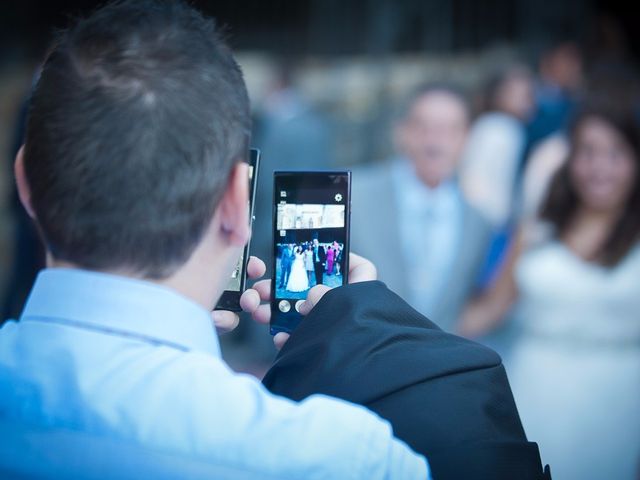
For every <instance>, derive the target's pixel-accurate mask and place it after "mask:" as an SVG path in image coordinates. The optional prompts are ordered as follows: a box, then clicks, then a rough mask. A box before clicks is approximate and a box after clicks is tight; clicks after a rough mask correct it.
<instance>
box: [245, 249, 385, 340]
mask: <svg viewBox="0 0 640 480" xmlns="http://www.w3.org/2000/svg"><path fill="white" fill-rule="evenodd" d="M256 260H257V259H256ZM261 263H262V262H261ZM263 265H264V264H263ZM377 278H378V272H377V271H376V267H375V266H374V265H373V263H371V262H370V261H369V260H367V259H366V258H364V257H361V256H359V255H356V254H355V253H350V254H349V283H358V282H368V281H370V280H376V279H377ZM329 290H331V289H330V288H329V287H327V286H326V285H316V286H315V287H313V288H312V289H311V290H309V293H308V294H307V300H306V301H305V302H304V303H303V304H302V305H300V313H301V314H302V315H307V314H308V313H309V312H310V311H311V310H312V309H313V307H314V306H315V305H316V304H317V303H318V302H319V301H320V300H321V299H322V297H323V296H324V294H325V293H327V292H328V291H329ZM269 301H271V280H269V279H266V280H260V281H259V282H256V283H255V284H254V285H253V287H252V288H250V289H248V290H247V291H246V292H244V294H243V295H242V297H241V298H240V306H241V307H242V309H243V310H244V311H245V312H249V313H251V315H252V317H253V319H254V320H256V321H257V322H259V323H264V324H267V323H269V320H270V319H271V307H270V305H269V303H263V304H261V303H260V302H269ZM288 339H289V334H288V333H284V332H279V333H277V334H276V335H275V336H274V337H273V343H275V345H276V348H277V349H278V350H279V349H281V348H282V347H283V345H284V344H285V343H286V341H287V340H288Z"/></svg>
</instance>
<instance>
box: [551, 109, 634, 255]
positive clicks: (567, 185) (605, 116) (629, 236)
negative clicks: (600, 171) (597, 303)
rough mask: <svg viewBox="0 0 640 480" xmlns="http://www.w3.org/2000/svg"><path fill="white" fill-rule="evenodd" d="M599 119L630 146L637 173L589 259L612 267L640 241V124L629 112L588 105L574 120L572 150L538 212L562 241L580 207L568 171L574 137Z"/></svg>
mask: <svg viewBox="0 0 640 480" xmlns="http://www.w3.org/2000/svg"><path fill="white" fill-rule="evenodd" d="M591 118H598V119H601V120H603V121H605V122H606V123H607V124H609V125H610V126H612V127H613V128H614V129H615V130H616V131H617V132H618V133H619V134H620V135H621V136H622V137H623V138H624V139H625V141H626V142H627V143H628V144H629V146H630V147H631V150H632V151H633V157H634V161H635V162H636V173H635V178H634V181H633V187H632V190H631V194H630V195H629V198H628V199H627V204H626V205H625V207H624V210H623V212H622V214H621V215H620V218H619V219H618V221H617V223H615V224H614V226H613V228H612V230H611V232H610V233H609V236H608V238H607V239H606V240H605V242H604V243H603V245H602V246H601V247H600V249H599V250H598V251H597V252H596V254H595V255H594V258H593V259H592V260H594V261H596V262H598V263H600V264H602V265H604V266H607V267H614V266H616V265H617V264H618V263H619V262H620V261H621V260H622V259H624V258H625V256H626V255H627V253H629V251H630V250H631V248H633V246H634V245H635V244H636V243H637V242H638V240H640V215H638V212H640V125H639V123H638V118H637V117H636V115H635V114H634V112H633V111H632V109H629V108H625V109H623V110H621V109H620V108H619V106H617V105H611V104H609V105H604V104H603V103H602V102H601V101H598V102H590V103H589V104H587V105H585V106H584V107H582V109H581V110H580V111H579V112H578V113H577V114H576V116H575V117H574V119H573V121H572V123H571V126H570V135H569V136H570V142H571V148H570V152H569V159H568V161H566V162H565V163H564V164H563V165H562V167H560V169H559V170H558V171H557V172H556V174H555V175H554V177H553V179H552V181H551V185H550V187H549V192H548V194H547V197H546V199H545V201H544V202H543V204H542V207H541V209H540V218H541V219H542V220H545V221H547V222H549V223H550V224H551V225H553V226H554V228H555V232H556V236H557V237H558V238H561V237H562V236H564V235H565V233H566V232H567V230H568V229H569V228H571V224H572V222H573V220H574V219H575V216H576V214H577V210H578V207H579V199H578V194H577V192H576V190H575V188H574V186H573V183H572V181H571V178H570V173H569V168H570V164H571V161H572V158H573V156H574V155H575V143H576V137H577V135H578V132H579V131H580V128H581V127H582V125H583V124H584V123H585V121H587V120H589V119H591Z"/></svg>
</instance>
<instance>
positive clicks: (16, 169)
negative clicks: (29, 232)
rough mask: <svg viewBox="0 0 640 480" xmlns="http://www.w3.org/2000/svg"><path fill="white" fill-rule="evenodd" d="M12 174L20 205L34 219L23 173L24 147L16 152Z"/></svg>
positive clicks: (28, 189) (27, 185)
mask: <svg viewBox="0 0 640 480" xmlns="http://www.w3.org/2000/svg"><path fill="white" fill-rule="evenodd" d="M13 173H14V175H15V177H16V186H17V187H18V196H19V197H20V203H22V206H23V207H24V209H25V210H26V211H27V213H28V214H29V216H30V217H31V218H33V219H35V218H36V215H35V213H34V211H33V206H32V205H31V187H29V182H27V174H26V172H25V171H24V145H22V146H21V147H20V150H18V153H17V155H16V161H15V163H14V165H13Z"/></svg>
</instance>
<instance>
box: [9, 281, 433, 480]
mask: <svg viewBox="0 0 640 480" xmlns="http://www.w3.org/2000/svg"><path fill="white" fill-rule="evenodd" d="M0 416H3V417H5V418H12V419H17V420H19V421H23V422H28V423H30V424H35V425H39V426H45V427H52V428H67V429H75V430H81V431H86V432H91V433H93V434H96V435H103V436H108V437H110V438H115V439H127V440H132V441H134V442H139V443H141V444H143V445H147V446H149V447H151V448H158V449H163V450H171V451H177V452H180V453H185V454H188V455H192V456H194V457H197V458H201V459H206V460H207V461H211V462H212V463H215V464H218V465H223V466H228V467H233V468H235V467H237V468H239V469H242V470H243V471H245V472H246V471H247V470H249V471H255V478H263V477H267V476H268V477H270V478H288V479H289V478H291V479H293V478H300V479H316V478H339V479H367V480H368V479H391V478H393V479H405V478H406V479H414V478H416V479H418V478H419V479H425V478H429V469H428V465H427V463H426V461H425V459H424V458H423V457H421V456H419V455H417V454H415V453H414V452H412V451H411V450H410V449H409V448H408V447H407V446H406V445H405V444H404V443H402V442H400V441H398V440H396V439H394V438H393V434H392V431H391V427H390V425H389V424H388V423H387V422H385V421H383V420H381V419H380V418H379V417H377V416H376V415H374V414H373V413H371V412H369V411H368V410H366V409H365V408H363V407H359V406H355V405H352V404H349V403H347V402H344V401H341V400H337V399H332V398H329V397H326V396H321V395H315V396H312V397H310V398H308V399H306V400H304V401H302V402H300V403H296V402H293V401H290V400H287V399H284V398H280V397H277V396H275V395H272V394H271V393H269V392H268V391H267V390H266V389H265V388H264V387H263V386H262V384H261V383H260V382H259V381H258V380H256V379H255V378H253V377H251V376H248V375H239V374H236V373H234V372H233V371H231V370H230V369H229V367H228V366H227V365H226V364H225V362H224V361H223V360H222V358H221V356H220V348H219V344H218V339H217V336H216V332H215V329H214V328H213V326H212V323H211V317H210V313H209V312H207V311H205V310H204V309H202V308H201V307H200V306H198V305H196V304H195V303H193V302H191V301H189V300H187V299H186V298H184V297H182V296H180V295H179V294H177V293H176V292H174V291H173V290H170V289H167V288H164V287H162V286H159V285H156V284H153V283H148V282H144V281H139V280H134V279H128V278H123V277H119V276H114V275H108V274H103V273H95V272H88V271H82V270H72V269H50V270H45V271H43V272H41V273H40V275H39V276H38V279H37V281H36V283H35V286H34V288H33V290H32V292H31V295H30V297H29V300H28V302H27V304H26V306H25V309H24V312H23V314H22V316H21V318H20V321H19V322H14V321H9V322H7V323H5V325H4V326H3V327H2V329H0ZM51 448H52V449H54V450H55V445H52V447H51ZM114 460H116V459H114Z"/></svg>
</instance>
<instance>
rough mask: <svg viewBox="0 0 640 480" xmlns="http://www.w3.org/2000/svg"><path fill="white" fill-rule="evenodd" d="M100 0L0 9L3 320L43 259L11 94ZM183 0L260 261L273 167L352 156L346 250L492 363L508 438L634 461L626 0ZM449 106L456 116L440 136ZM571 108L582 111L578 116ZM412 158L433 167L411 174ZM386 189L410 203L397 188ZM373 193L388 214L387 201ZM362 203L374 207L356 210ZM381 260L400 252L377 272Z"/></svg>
mask: <svg viewBox="0 0 640 480" xmlns="http://www.w3.org/2000/svg"><path fill="white" fill-rule="evenodd" d="M100 3H102V2H94V1H79V0H75V1H72V0H67V1H55V0H50V1H49V0H22V1H20V2H3V3H2V4H1V5H0V159H1V160H2V162H1V163H0V308H2V319H6V318H11V317H14V318H15V317H16V316H18V315H19V313H20V311H21V308H22V305H23V302H24V299H25V297H26V295H27V294H28V291H29V289H30V287H31V284H32V282H33V279H34V277H35V274H36V272H37V271H38V269H39V268H41V267H42V265H43V258H42V249H41V247H40V245H39V241H38V238H37V234H36V232H35V231H34V228H33V227H32V225H31V224H30V222H29V220H28V219H27V217H26V215H25V214H24V212H23V211H22V209H21V207H20V206H19V204H18V201H17V197H16V194H15V190H14V187H13V176H12V162H13V158H14V156H15V153H16V151H17V149H18V148H19V146H20V144H21V142H22V136H23V133H24V121H25V118H26V113H27V108H26V105H27V102H28V96H29V92H30V90H31V88H32V85H33V83H34V82H35V80H36V79H37V75H38V69H39V66H40V63H41V61H42V59H43V57H44V55H45V52H46V49H47V45H48V44H49V42H50V41H51V39H52V35H53V33H54V31H55V29H59V28H64V27H65V26H66V25H68V24H69V22H70V20H71V19H73V18H74V17H76V16H81V15H83V14H86V13H88V12H90V11H91V10H92V9H93V8H95V6H97V5H98V4H100ZM190 3H193V4H195V5H196V6H198V7H199V8H200V9H201V10H203V11H204V12H206V13H207V14H209V15H211V16H214V17H215V18H216V19H217V22H218V24H219V25H221V26H222V27H223V28H224V30H225V32H226V37H227V39H228V42H229V43H230V44H231V46H232V47H233V49H234V51H235V52H236V57H237V59H238V61H239V63H240V64H241V66H242V68H243V70H244V73H245V78H246V82H247V85H248V88H249V93H250V96H251V100H252V105H253V115H254V131H253V146H255V147H258V148H261V149H262V151H263V165H262V169H261V172H260V180H259V186H258V191H257V203H256V217H257V219H256V223H255V225H254V236H253V240H252V253H253V254H255V255H258V256H260V257H261V258H265V260H266V261H267V263H268V265H269V266H271V265H272V264H273V263H272V262H273V261H274V259H272V258H270V255H269V252H270V251H271V248H270V241H271V182H272V176H271V173H272V171H273V170H274V169H277V168H328V167H349V168H353V169H354V172H355V174H354V198H353V202H354V203H353V205H354V207H353V215H354V217H353V218H354V220H353V222H354V223H353V232H352V233H353V244H352V248H353V250H354V251H358V252H361V253H364V254H366V255H367V256H369V257H370V258H372V259H373V260H374V261H375V262H376V264H377V265H378V267H379V272H380V276H381V277H382V280H384V281H385V282H387V283H388V284H389V286H390V287H391V288H393V289H394V290H396V291H398V292H399V293H401V294H402V296H403V297H404V298H406V299H407V301H409V302H410V303H411V304H412V306H414V307H415V308H416V309H418V310H420V311H421V312H423V313H425V314H426V315H427V316H428V317H429V318H431V319H432V320H434V321H435V322H436V323H438V324H439V325H440V326H442V328H444V329H447V330H451V331H454V332H458V333H462V334H464V335H466V336H469V337H473V338H476V339H479V340H480V341H482V342H485V343H486V344H488V345H490V346H492V347H494V348H495V349H497V350H498V352H499V353H501V354H502V356H503V358H504V360H505V364H506V366H507V369H508V371H509V375H510V379H511V382H512V386H513V389H514V395H515V396H516V400H517V402H518V405H519V408H520V412H521V415H522V417H523V422H524V424H525V427H526V429H527V432H528V433H529V434H530V436H532V439H533V440H535V441H538V442H540V444H541V446H542V453H543V460H544V461H545V462H549V463H551V465H552V466H555V467H556V472H558V471H559V473H560V475H558V476H557V478H634V476H635V475H636V474H635V473H634V472H637V470H636V468H637V465H638V463H637V461H638V459H639V458H640V438H639V435H640V418H639V415H638V412H639V411H640V408H638V407H640V405H638V399H639V398H640V391H639V389H640V320H639V319H638V315H637V312H638V311H640V304H639V303H638V302H639V301H640V300H638V299H640V289H639V288H638V287H637V285H638V282H637V279H638V278H640V251H639V249H638V246H637V243H638V232H639V230H640V226H639V225H640V224H639V223H638V221H636V220H634V219H635V218H637V217H638V216H639V215H640V203H639V199H640V196H639V195H640V193H639V187H638V184H639V182H638V155H639V154H640V152H639V151H638V148H639V146H640V136H638V135H637V132H636V129H637V123H638V112H639V111H640V110H638V106H639V103H638V94H639V92H640V87H639V85H640V84H639V82H638V75H637V62H638V60H639V57H640V29H638V28H637V26H636V25H635V22H634V20H635V16H634V11H635V9H634V5H633V4H631V3H629V2H625V1H621V0H619V1H611V0H609V1H607V2H605V1H601V0H584V1H579V0H556V1H554V2H539V1H534V0H487V1H477V0H450V1H446V0H349V1H345V0H271V1H269V2H265V1H261V0H233V1H231V0H228V1H222V0H220V1H204V0H201V1H192V2H190ZM434 82H437V83H434ZM425 84H430V85H431V87H428V88H426V89H425V87H424V85H425ZM421 85H422V86H423V87H420V86H421ZM434 85H436V87H435V93H434V90H433V88H434V87H433V86H434ZM430 88H431V90H430ZM416 89H418V90H416ZM438 95H440V97H438ZM438 98H439V103H438V101H436V100H438ZM443 99H444V100H443ZM447 99H448V100H447ZM447 101H448V102H449V104H447ZM451 102H453V104H452V103H451ZM456 102H458V107H459V106H460V105H459V104H460V102H462V103H463V104H464V103H465V102H466V105H468V107H469V108H468V109H467V108H466V107H464V112H465V113H462V114H461V115H462V119H461V120H460V121H461V122H462V123H461V126H460V132H459V135H458V136H457V137H456V134H457V133H456V132H455V131H454V130H455V128H456V126H455V125H456V124H455V119H454V118H453V117H454V116H455V115H456V114H457V113H456V108H457V107H456V105H455V104H456ZM585 107H589V108H590V109H591V111H592V113H591V114H590V115H586V116H585V115H584V114H582V116H580V115H581V114H580V112H582V111H583V110H584V108H585ZM458 110H460V109H459V108H458ZM467 112H468V115H467ZM458 113H459V112H458ZM434 119H435V120H434ZM447 119H449V120H450V121H451V122H452V123H450V124H446V121H447ZM625 119H631V120H630V122H628V121H626V120H625ZM574 120H575V121H574ZM572 125H574V127H572ZM434 132H436V133H435V136H434ZM438 132H439V133H438ZM432 137H433V138H432ZM421 152H422V153H421ZM443 152H444V153H443ZM447 152H448V153H447ZM422 154H424V155H423V156H424V158H422V159H421V158H420V157H421V155H422ZM447 155H448V156H447ZM430 156H431V157H430ZM436 157H437V158H436ZM421 162H422V163H421ZM430 162H432V163H433V164H438V162H440V163H441V164H442V165H444V167H443V169H441V171H439V173H438V172H435V173H434V171H430V170H429V169H428V168H425V169H423V170H421V167H420V165H423V166H424V165H428V164H429V163H430ZM434 162H435V163H434ZM447 162H449V163H447ZM625 162H626V163H625ZM402 165H405V167H406V165H411V166H412V167H411V168H409V169H407V168H405V167H403V166H402ZM387 168H388V170H385V169H387ZM625 169H626V170H625ZM625 178H627V179H630V180H629V182H628V184H625V183H624V179H625ZM443 185H444V187H445V188H441V187H442V186H443ZM405 186H406V187H407V191H411V192H413V193H411V195H413V196H410V195H409V194H406V195H405V194H404V193H402V191H403V189H404V187H405ZM394 192H395V193H394ZM438 192H439V193H438ZM616 192H618V193H617V195H618V196H617V197H616ZM385 195H388V197H385ZM407 195H409V196H407ZM382 199H386V200H382ZM375 202H382V203H381V204H380V207H379V208H378V207H376V208H373V205H375ZM412 202H413V203H412ZM607 202H608V203H607ZM616 202H617V203H616ZM388 205H395V207H394V208H389V209H387V210H388V211H387V210H385V208H386V206H388ZM402 205H403V206H404V207H401V206H402ZM425 205H427V206H429V208H426V210H428V211H426V210H425V209H422V207H425ZM405 207H406V208H405ZM421 209H422V210H421ZM367 210H374V211H375V212H376V213H379V215H385V214H387V213H388V217H386V218H384V219H383V218H382V217H380V216H378V217H376V218H373V219H372V221H371V222H367V221H366V217H367V215H369V216H370V215H371V212H370V211H369V213H368V214H367ZM423 210H425V211H423ZM383 212H387V213H383ZM407 212H410V216H408V215H409V213H407ZM439 215H441V216H439ZM422 216H424V219H423V220H420V221H418V220H416V221H413V220H412V219H419V218H423V217H422ZM452 219H453V220H452ZM455 219H460V220H459V223H455V222H457V221H458V220H455ZM454 220H455V221H454ZM420 222H424V223H420ZM416 225H418V226H419V228H418V227H417V226H416ZM541 226H542V227H545V228H540V227H541ZM548 227H550V228H551V229H550V230H549V228H548ZM438 232H439V233H438ZM371 238H375V239H376V241H378V242H379V243H375V244H371V242H368V240H369V239H371ZM384 242H387V243H386V244H385V245H386V246H385V247H384V248H383V247H382V244H384ZM429 242H432V243H429ZM429 252H432V254H431V256H429ZM433 252H436V253H433ZM396 253H397V254H399V255H398V256H397V258H403V260H402V261H400V260H398V261H397V262H396V263H395V264H394V265H388V266H387V263H388V261H389V258H396ZM400 254H401V255H400ZM276 261H278V259H276ZM403 261H404V262H405V267H403V266H402V262H403ZM447 262H449V263H447ZM397 270H399V271H400V273H398V271H397ZM403 276H404V277H409V278H402V277H403ZM423 277H424V278H423ZM445 277H446V278H445ZM434 279H435V280H434ZM544 287H547V288H546V290H545V288H544ZM569 287H571V288H569ZM438 292H439V293H438ZM244 320H245V321H243V322H241V325H240V327H239V328H238V329H237V330H236V331H235V332H233V333H232V334H229V335H227V336H226V337H224V338H223V339H222V344H223V352H224V355H225V357H226V358H227V360H228V361H229V363H230V364H231V365H232V367H234V368H235V369H237V370H241V371H246V372H249V373H252V374H254V375H256V376H261V375H262V374H263V373H264V371H265V369H266V368H267V366H268V364H269V363H270V361H271V360H272V359H273V356H274V355H275V350H274V349H273V346H272V343H271V339H270V337H269V335H268V331H267V329H266V327H261V326H257V325H255V324H254V323H253V322H251V321H249V320H248V319H244ZM541 339H543V340H541ZM551 372H555V373H554V374H552V373H551ZM566 379H572V381H571V382H567V381H566ZM563 388H564V390H563ZM550 392H555V393H556V394H555V395H550ZM585 399H587V401H585ZM577 404H580V405H581V408H580V409H578V410H579V411H577V410H576V408H575V407H576V405H577ZM611 412H615V413H613V414H612V413H611ZM585 418H590V419H592V420H593V419H600V420H599V421H598V422H596V423H593V422H592V423H590V422H585V421H584V419H585ZM567 432H569V433H567ZM594 432H596V433H595V434H594ZM561 433H562V435H563V436H562V435H560V434H561ZM560 436H562V439H561V440H558V439H559V438H560ZM584 438H592V439H593V438H595V440H594V442H595V443H594V442H592V443H590V444H589V448H593V450H589V448H586V449H585V448H577V447H576V449H573V450H572V448H573V447H574V446H575V445H578V444H581V441H582V439H584ZM613 438H616V439H617V441H616V442H611V441H608V440H610V439H613ZM576 458H601V459H607V458H608V459H609V461H604V462H600V463H599V464H598V465H599V466H598V467H594V465H593V464H589V463H588V462H586V463H585V465H586V467H585V468H587V467H588V471H584V470H580V469H579V468H577V469H576V467H575V464H576V463H577V462H576V461H575V459H576ZM563 459H564V460H563ZM567 459H569V460H567ZM597 468H600V469H601V470H597ZM554 478H556V477H554Z"/></svg>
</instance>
